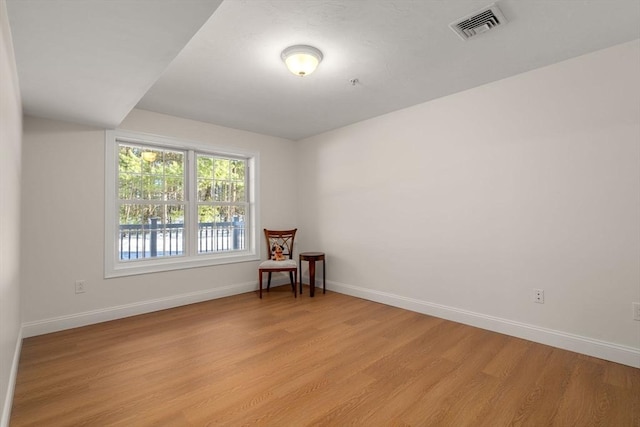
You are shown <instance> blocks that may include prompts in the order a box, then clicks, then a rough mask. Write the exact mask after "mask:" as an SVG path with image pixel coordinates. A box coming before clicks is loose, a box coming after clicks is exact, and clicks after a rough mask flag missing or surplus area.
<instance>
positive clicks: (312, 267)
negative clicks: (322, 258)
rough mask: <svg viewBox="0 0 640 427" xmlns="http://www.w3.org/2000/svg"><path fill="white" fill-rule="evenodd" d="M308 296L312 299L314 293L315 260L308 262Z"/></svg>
mask: <svg viewBox="0 0 640 427" xmlns="http://www.w3.org/2000/svg"><path fill="white" fill-rule="evenodd" d="M309 289H310V291H309V294H310V296H311V297H313V296H314V295H315V293H316V260H314V259H311V260H309Z"/></svg>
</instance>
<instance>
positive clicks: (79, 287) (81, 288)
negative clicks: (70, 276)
mask: <svg viewBox="0 0 640 427" xmlns="http://www.w3.org/2000/svg"><path fill="white" fill-rule="evenodd" d="M86 284H87V282H86V281H85V280H76V294H83V293H85V292H86V291H87V289H86V286H85V285H86Z"/></svg>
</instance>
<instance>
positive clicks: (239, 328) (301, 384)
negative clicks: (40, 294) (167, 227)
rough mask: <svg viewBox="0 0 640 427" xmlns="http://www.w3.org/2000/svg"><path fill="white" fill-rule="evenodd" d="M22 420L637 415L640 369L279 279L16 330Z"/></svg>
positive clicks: (454, 422)
mask: <svg viewBox="0 0 640 427" xmlns="http://www.w3.org/2000/svg"><path fill="white" fill-rule="evenodd" d="M26 425H29V426H47V427H51V426H62V425H64V426H71V425H73V426H78V425H86V426H107V425H109V426H110V425H118V426H147V425H154V426H192V425H194V426H201V425H230V426H239V425H270V426H308V425H314V426H346V425H362V426H407V425H412V426H417V425H421V426H456V427H457V426H491V427H495V426H507V425H528V426H547V425H555V426H595V425H601V426H616V427H621V426H640V370H639V369H634V368H630V367H626V366H623V365H619V364H616V363H611V362H605V361H602V360H599V359H595V358H591V357H587V356H582V355H578V354H575V353H571V352H568V351H564V350H559V349H555V348H552V347H548V346H544V345H540V344H535V343H531V342H528V341H524V340H521V339H516V338H511V337H508V336H505V335H500V334H497V333H493V332H488V331H485V330H482V329H477V328H473V327H469V326H464V325H461V324H457V323H453V322H449V321H445V320H441V319H437V318H434V317H429V316H425V315H421V314H417V313H413V312H410V311H405V310H401V309H398V308H393V307H389V306H385V305H381V304H377V303H373V302H369V301H365V300H361V299H358V298H353V297H349V296H345V295H341V294H337V293H332V292H327V294H326V295H322V292H320V293H316V297H315V298H313V299H312V298H309V292H308V289H307V290H305V294H304V295H303V296H302V297H298V299H294V298H293V295H292V294H291V292H290V289H288V288H287V287H286V286H285V287H280V288H275V289H272V290H271V292H270V293H268V294H265V297H264V299H263V300H260V299H258V297H257V296H256V294H255V293H250V294H243V295H237V296H234V297H229V298H224V299H218V300H214V301H208V302H204V303H200V304H194V305H190V306H186V307H180V308H176V309H172V310H165V311H162V312H156V313H151V314H147V315H142V316H137V317H132V318H128V319H122V320H117V321H113V322H108V323H102V324H98V325H93V326H88V327H84V328H78V329H74V330H69V331H63V332H58V333H54V334H49V335H43V336H39V337H33V338H28V339H25V340H24V345H23V349H22V355H21V360H20V366H19V372H18V378H17V384H16V390H15V398H14V403H13V410H12V416H11V426H26Z"/></svg>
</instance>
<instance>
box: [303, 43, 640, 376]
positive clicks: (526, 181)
mask: <svg viewBox="0 0 640 427" xmlns="http://www.w3.org/2000/svg"><path fill="white" fill-rule="evenodd" d="M416 90H419V89H418V88H417V89H416ZM299 159H300V162H299V175H300V177H301V179H304V182H305V186H304V187H303V188H300V189H299V197H300V200H299V202H298V205H299V206H301V210H300V213H299V218H300V221H301V222H300V225H301V232H302V233H303V234H305V235H307V236H308V239H309V244H306V245H305V247H301V248H300V249H301V250H323V251H325V252H326V253H327V257H328V261H327V275H328V278H329V280H330V282H331V283H330V286H329V287H330V288H333V289H335V290H338V291H341V292H345V293H350V294H353V295H358V296H362V297H365V298H370V299H374V300H378V301H382V302H386V303H390V304H394V305H398V306H405V307H407V308H412V309H415V310H418V311H422V312H425V313H431V314H435V315H439V316H443V317H447V318H452V319H454V320H459V321H463V322H466V323H470V324H476V325H478V326H482V327H488V328H490V329H494V330H499V331H503V332H508V333H511V334H514V335H518V336H523V337H526V338H529V339H534V340H537V341H541V342H547V343H550V344H553V345H558V346H561V347H563V346H564V347H565V348H570V349H574V350H578V351H583V352H587V353H591V354H594V355H598V356H600V357H612V358H614V359H615V358H617V359H619V361H621V362H622V363H627V364H631V365H634V366H638V367H640V322H638V321H634V320H633V319H632V306H631V303H632V302H633V301H636V302H638V301H640V41H634V42H631V43H626V44H623V45H619V46H616V47H613V48H610V49H607V50H603V51H599V52H595V53H593V54H590V55H586V56H582V57H578V58H574V59H571V60H568V61H565V62H562V63H559V64H556V65H552V66H550V67H546V68H543V69H538V70H535V71H532V72H529V73H526V74H522V75H518V76H515V77H512V78H509V79H505V80H502V81H498V82H495V83H492V84H488V85H486V86H482V87H478V88H475V89H472V90H469V91H465V92H462V93H458V94H455V95H453V96H449V97H446V98H442V99H439V100H435V101H432V102H429V103H425V104H422V105H418V106H414V107H412V108H408V109H405V110H401V111H397V112H394V113H391V114H387V115H384V116H381V117H378V118H375V119H372V120H368V121H365V122H361V123H357V124H354V125H351V126H347V127H344V128H341V129H338V130H335V131H332V132H329V133H326V134H323V135H320V136H317V137H313V138H309V139H307V140H305V141H302V142H301V147H300V158H299ZM534 288H542V289H544V291H545V298H546V299H545V303H544V304H535V303H533V289H534ZM609 353H611V354H609ZM612 354H613V356H612Z"/></svg>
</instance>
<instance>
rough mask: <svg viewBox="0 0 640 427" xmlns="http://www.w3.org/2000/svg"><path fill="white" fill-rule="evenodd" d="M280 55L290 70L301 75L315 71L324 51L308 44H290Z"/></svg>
mask: <svg viewBox="0 0 640 427" xmlns="http://www.w3.org/2000/svg"><path fill="white" fill-rule="evenodd" d="M280 56H281V57H282V60H283V61H284V63H285V64H287V68H288V69H289V71H291V72H292V73H293V74H295V75H296V76H300V77H304V76H308V75H309V74H311V73H313V72H314V71H315V69H316V68H317V67H318V64H320V62H321V61H322V52H320V50H318V49H316V48H315V47H313V46H307V45H295V46H289V47H288V48H286V49H285V50H283V51H282V54H281V55H280Z"/></svg>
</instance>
